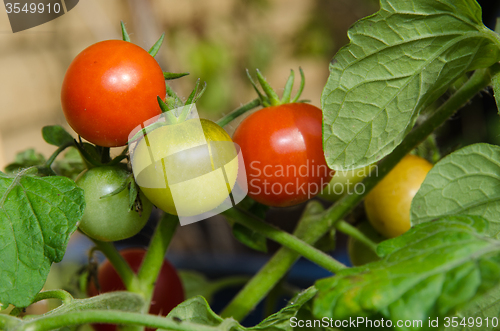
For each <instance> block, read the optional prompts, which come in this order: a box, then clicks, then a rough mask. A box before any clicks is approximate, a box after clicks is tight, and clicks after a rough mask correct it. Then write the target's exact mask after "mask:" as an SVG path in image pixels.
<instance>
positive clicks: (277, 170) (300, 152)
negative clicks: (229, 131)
mask: <svg viewBox="0 0 500 331" xmlns="http://www.w3.org/2000/svg"><path fill="white" fill-rule="evenodd" d="M321 119H322V114H321V110H320V109H319V108H317V107H315V106H312V105H309V104H305V103H290V104H283V105H279V106H273V107H267V108H263V109H261V110H259V111H257V112H255V113H253V114H251V115H250V116H248V117H247V118H245V119H244V120H243V121H242V122H241V124H240V125H239V126H238V128H237V129H236V131H235V132H234V136H233V141H234V142H235V143H236V144H238V145H239V146H240V147H241V152H242V154H243V160H244V162H245V169H246V172H247V181H248V195H249V196H250V197H252V198H253V199H254V200H256V201H258V202H260V203H262V204H265V205H268V206H275V207H286V206H291V205H296V204H298V203H301V202H304V201H306V200H309V199H310V198H312V197H314V196H315V195H317V194H318V193H320V192H321V190H322V188H323V187H324V186H325V185H327V184H328V182H329V181H330V179H331V178H332V175H333V173H334V172H333V171H332V170H331V169H329V168H328V166H327V164H326V161H325V156H324V154H323V142H322V138H321V129H322V122H321Z"/></svg>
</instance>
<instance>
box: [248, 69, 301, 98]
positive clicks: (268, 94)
mask: <svg viewBox="0 0 500 331" xmlns="http://www.w3.org/2000/svg"><path fill="white" fill-rule="evenodd" d="M256 72H257V80H258V81H259V84H260V86H261V87H262V90H264V93H262V92H261V91H260V90H259V88H258V87H257V84H256V83H255V82H254V80H253V78H252V76H251V75H250V72H249V71H248V69H247V76H248V79H249V80H250V83H251V84H252V86H253V88H254V90H255V92H257V95H258V96H259V100H260V103H261V105H262V106H263V107H270V106H279V105H283V104H287V103H296V102H309V100H299V98H300V95H301V94H302V91H303V90H304V85H305V76H304V71H303V70H302V68H301V67H299V72H300V87H299V90H298V91H297V94H296V95H295V96H294V97H293V99H291V96H292V89H293V82H294V80H295V72H294V71H293V70H290V76H288V79H287V81H286V84H285V89H284V91H283V95H282V97H281V100H280V98H279V96H278V94H277V93H276V92H275V91H274V90H273V88H272V87H271V85H269V83H268V82H267V80H266V79H265V78H264V76H263V75H262V73H261V72H260V70H259V69H256Z"/></svg>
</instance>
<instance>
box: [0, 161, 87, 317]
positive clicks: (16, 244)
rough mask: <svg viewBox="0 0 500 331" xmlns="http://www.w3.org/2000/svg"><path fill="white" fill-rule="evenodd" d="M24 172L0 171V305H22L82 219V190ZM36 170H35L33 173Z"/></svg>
mask: <svg viewBox="0 0 500 331" xmlns="http://www.w3.org/2000/svg"><path fill="white" fill-rule="evenodd" d="M32 169H33V168H28V169H26V170H23V171H21V172H19V173H18V174H16V175H15V176H9V175H6V174H4V173H1V172H0V252H1V255H2V263H1V265H2V267H1V268H0V302H1V303H2V304H4V305H6V304H13V305H15V306H18V307H26V306H28V305H29V304H30V303H31V300H33V298H34V297H35V295H36V294H37V293H38V292H39V291H40V290H41V289H42V286H43V285H44V283H45V280H46V278H47V275H48V273H49V269H50V266H51V264H52V262H59V261H61V260H62V258H63V256H64V252H65V249H66V245H67V244H68V241H69V238H70V235H71V234H72V233H73V232H74V231H75V230H76V227H77V223H78V222H79V221H80V219H81V218H82V216H83V210H84V207H85V200H84V195H83V190H82V189H80V188H78V187H77V186H76V184H75V182H73V181H72V180H71V179H69V178H66V177H59V176H53V177H36V176H34V175H33V174H31V170H32ZM35 170H36V169H35Z"/></svg>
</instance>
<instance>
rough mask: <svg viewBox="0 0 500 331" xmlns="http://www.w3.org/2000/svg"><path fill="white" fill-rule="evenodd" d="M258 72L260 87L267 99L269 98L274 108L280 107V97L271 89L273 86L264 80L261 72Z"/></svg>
mask: <svg viewBox="0 0 500 331" xmlns="http://www.w3.org/2000/svg"><path fill="white" fill-rule="evenodd" d="M256 71H257V79H258V80H259V83H260V86H261V87H262V89H263V90H264V92H265V93H266V95H267V97H268V99H269V101H270V103H271V105H272V106H277V105H279V104H280V98H279V97H278V95H277V94H276V92H274V90H273V88H272V87H271V85H269V83H268V82H267V81H266V79H265V78H264V76H262V73H261V72H260V70H259V69H257V70H256Z"/></svg>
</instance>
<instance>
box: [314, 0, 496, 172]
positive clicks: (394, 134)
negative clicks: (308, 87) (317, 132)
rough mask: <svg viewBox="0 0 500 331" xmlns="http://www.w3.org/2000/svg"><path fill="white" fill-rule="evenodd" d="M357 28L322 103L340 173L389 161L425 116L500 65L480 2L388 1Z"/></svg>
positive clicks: (328, 146)
mask: <svg viewBox="0 0 500 331" xmlns="http://www.w3.org/2000/svg"><path fill="white" fill-rule="evenodd" d="M380 5H381V9H380V11H379V12H377V13H376V14H374V15H372V16H369V17H366V18H364V19H362V20H360V21H359V22H357V23H356V24H355V25H354V26H353V27H351V28H350V29H349V32H348V36H349V38H350V40H351V43H350V44H349V45H347V46H346V47H344V48H342V49H341V50H340V51H339V52H338V53H337V55H336V56H335V57H334V59H333V60H332V62H331V63H330V77H329V79H328V82H327V84H326V86H325V88H324V90H323V93H322V96H321V105H322V107H321V108H322V109H323V145H324V149H325V157H326V160H327V163H328V165H329V166H330V168H332V169H334V170H339V169H351V168H360V167H363V166H366V165H369V164H371V163H373V162H375V161H378V160H380V159H381V158H383V157H384V156H385V155H387V154H389V153H390V152H391V151H392V150H393V149H394V148H395V147H396V146H397V145H399V143H401V141H402V140H403V138H404V137H405V135H406V134H407V133H408V132H409V131H410V130H411V129H412V127H413V125H414V123H415V121H416V119H417V116H418V115H419V113H420V111H421V110H422V109H424V108H426V107H427V106H429V105H430V104H432V102H434V101H435V100H436V99H437V98H438V97H439V96H441V95H442V94H443V93H444V92H445V91H446V89H447V87H448V86H449V85H451V84H452V83H453V82H454V81H455V80H456V79H457V78H459V77H460V76H461V75H463V74H464V73H465V72H467V71H470V70H474V69H478V68H484V67H489V66H490V65H492V64H494V63H495V62H497V61H498V60H500V47H499V46H500V41H499V37H498V35H497V34H496V33H494V32H493V31H491V30H488V29H487V28H486V27H485V26H484V25H483V23H482V19H481V7H480V6H479V5H478V4H477V2H476V1H475V0H440V1H435V0H408V1H399V0H380Z"/></svg>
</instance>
